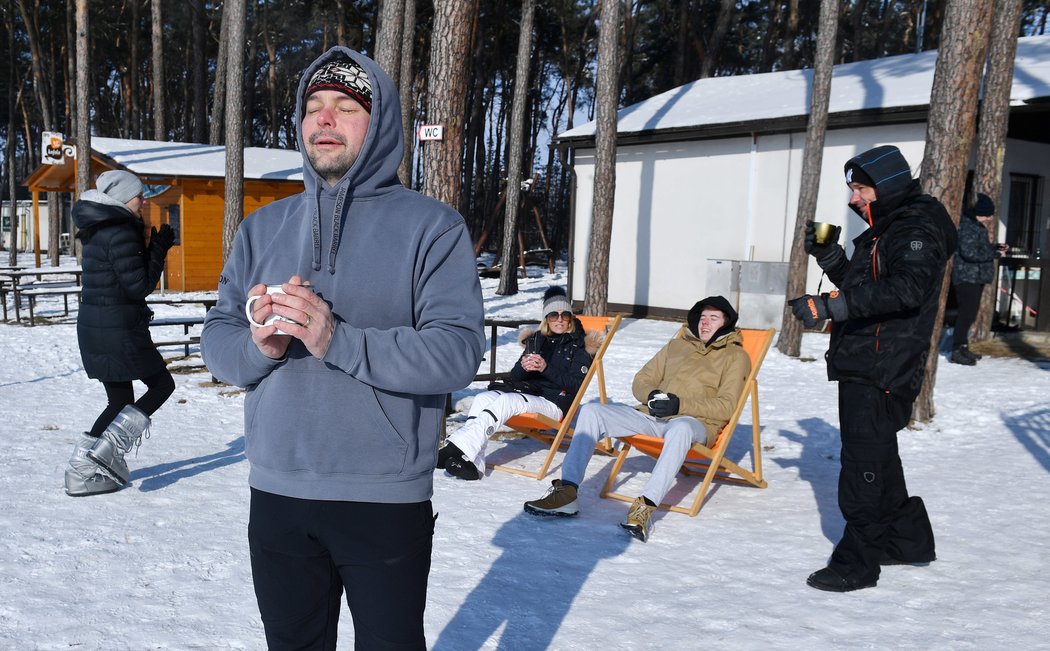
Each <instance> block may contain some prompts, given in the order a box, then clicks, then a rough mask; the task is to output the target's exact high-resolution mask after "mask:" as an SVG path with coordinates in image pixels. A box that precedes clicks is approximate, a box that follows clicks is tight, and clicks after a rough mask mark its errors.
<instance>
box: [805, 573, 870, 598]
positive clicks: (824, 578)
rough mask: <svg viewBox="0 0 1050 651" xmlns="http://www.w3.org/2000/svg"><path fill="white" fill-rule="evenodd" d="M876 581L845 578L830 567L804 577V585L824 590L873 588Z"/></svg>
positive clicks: (842, 590) (840, 590)
mask: <svg viewBox="0 0 1050 651" xmlns="http://www.w3.org/2000/svg"><path fill="white" fill-rule="evenodd" d="M876 583H877V582H876V581H872V582H870V583H858V582H857V581H855V580H852V579H847V578H846V577H844V576H842V575H841V574H839V573H838V572H837V571H835V570H834V569H832V568H830V567H825V568H824V569H822V570H817V571H816V572H814V573H813V574H810V575H809V578H808V579H806V585H808V586H809V587H811V588H816V589H817V590H824V591H826V592H852V591H853V590H863V589H864V588H874V587H875V584H876Z"/></svg>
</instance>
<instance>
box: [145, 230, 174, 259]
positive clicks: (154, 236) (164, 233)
mask: <svg viewBox="0 0 1050 651" xmlns="http://www.w3.org/2000/svg"><path fill="white" fill-rule="evenodd" d="M149 245H150V247H152V248H153V249H155V250H157V251H159V252H161V253H167V251H168V249H170V248H171V247H172V246H174V245H175V231H174V230H172V228H171V226H170V225H168V224H161V225H160V230H157V228H156V227H153V228H152V229H151V230H150V236H149Z"/></svg>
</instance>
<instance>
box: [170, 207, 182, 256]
mask: <svg viewBox="0 0 1050 651" xmlns="http://www.w3.org/2000/svg"><path fill="white" fill-rule="evenodd" d="M168 225H169V226H171V230H173V231H175V246H181V245H182V211H181V210H179V204H177V203H173V204H171V205H169V206H168Z"/></svg>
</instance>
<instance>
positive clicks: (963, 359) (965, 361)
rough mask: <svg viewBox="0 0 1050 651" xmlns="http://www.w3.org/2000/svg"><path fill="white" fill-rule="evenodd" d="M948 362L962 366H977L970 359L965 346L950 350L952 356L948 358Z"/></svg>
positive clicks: (974, 361) (975, 361) (971, 358)
mask: <svg viewBox="0 0 1050 651" xmlns="http://www.w3.org/2000/svg"><path fill="white" fill-rule="evenodd" d="M948 361H949V362H951V363H952V364H962V365H963V366H975V365H976V364H977V360H976V359H974V358H973V357H970V355H969V354H968V353H967V351H966V346H959V347H958V348H956V349H954V350H952V355H951V357H949V358H948Z"/></svg>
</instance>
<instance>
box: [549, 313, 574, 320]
mask: <svg viewBox="0 0 1050 651" xmlns="http://www.w3.org/2000/svg"><path fill="white" fill-rule="evenodd" d="M558 319H563V320H565V321H569V320H571V319H572V312H551V313H550V314H548V315H547V320H548V321H557V320H558Z"/></svg>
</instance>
